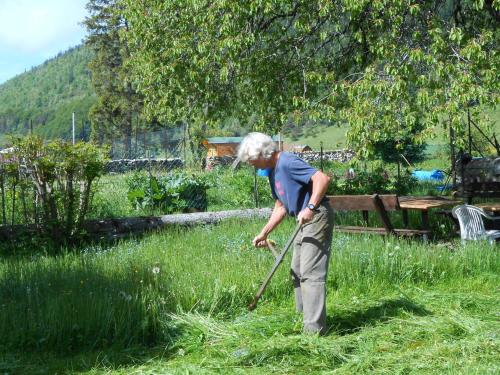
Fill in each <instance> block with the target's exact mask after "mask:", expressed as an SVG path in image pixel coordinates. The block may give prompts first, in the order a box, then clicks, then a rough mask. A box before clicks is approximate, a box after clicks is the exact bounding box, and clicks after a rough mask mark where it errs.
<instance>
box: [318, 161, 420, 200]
mask: <svg viewBox="0 0 500 375" xmlns="http://www.w3.org/2000/svg"><path fill="white" fill-rule="evenodd" d="M329 174H330V175H331V177H332V179H331V181H330V185H329V187H328V192H327V193H328V194H332V195H344V194H345V195H358V194H375V193H377V194H399V195H406V194H408V193H409V192H411V191H413V190H415V187H416V185H417V179H416V178H415V177H413V176H412V175H411V173H409V172H408V171H406V172H405V173H403V174H401V175H400V176H399V178H398V176H397V175H390V174H389V172H388V171H387V170H386V169H384V168H382V167H375V168H374V169H372V170H371V171H363V170H361V171H356V172H353V173H352V174H349V173H346V174H345V175H343V176H340V175H338V174H335V173H329Z"/></svg>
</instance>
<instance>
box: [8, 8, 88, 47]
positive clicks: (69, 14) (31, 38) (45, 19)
mask: <svg viewBox="0 0 500 375" xmlns="http://www.w3.org/2000/svg"><path fill="white" fill-rule="evenodd" d="M85 4H86V0H0V49H4V50H5V49H10V50H12V51H17V52H24V53H39V52H45V53H47V54H53V53H57V52H58V51H60V50H64V49H66V48H68V47H70V46H73V45H76V44H79V43H80V41H81V39H82V37H83V36H84V34H85V31H84V28H83V27H82V26H81V25H80V24H79V23H81V22H82V21H83V19H84V18H85V15H86V10H85Z"/></svg>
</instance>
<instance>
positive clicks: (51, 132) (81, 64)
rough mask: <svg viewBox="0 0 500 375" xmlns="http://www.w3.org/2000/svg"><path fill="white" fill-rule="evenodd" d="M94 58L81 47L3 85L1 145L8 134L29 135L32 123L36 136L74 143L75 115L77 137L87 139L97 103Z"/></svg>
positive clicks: (0, 124) (0, 119)
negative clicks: (92, 75) (92, 72)
mask: <svg viewBox="0 0 500 375" xmlns="http://www.w3.org/2000/svg"><path fill="white" fill-rule="evenodd" d="M90 58H91V51H90V50H89V49H88V48H86V47H84V46H78V47H75V48H72V49H69V50H68V51H66V52H63V53H60V54H58V55H57V56H56V57H54V58H52V59H50V60H47V61H45V62H44V63H43V64H41V65H39V66H37V67H34V68H32V69H31V70H30V71H28V72H26V73H23V74H20V75H18V76H16V77H14V78H12V79H10V80H8V81H7V82H5V83H3V84H2V85H0V142H1V143H5V139H6V135H7V134H11V133H16V134H25V133H27V132H28V131H29V128H30V121H32V122H33V129H34V132H35V133H36V134H40V135H41V136H43V137H45V138H57V137H60V138H64V139H70V138H71V113H72V112H75V115H76V124H77V128H76V134H77V137H78V138H87V137H88V135H89V133H90V125H89V121H88V119H87V116H88V111H89V108H90V107H91V106H92V104H94V102H95V101H96V96H95V94H94V91H93V89H92V85H91V82H90V72H89V70H88V68H87V64H88V62H89V60H90ZM84 122H85V123H86V124H85V126H82V125H83V123H84Z"/></svg>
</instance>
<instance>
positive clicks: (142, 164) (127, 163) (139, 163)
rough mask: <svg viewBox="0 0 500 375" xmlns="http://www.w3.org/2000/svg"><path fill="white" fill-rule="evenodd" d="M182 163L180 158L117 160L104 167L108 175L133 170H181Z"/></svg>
mask: <svg viewBox="0 0 500 375" xmlns="http://www.w3.org/2000/svg"><path fill="white" fill-rule="evenodd" d="M183 166H184V163H183V161H182V159H180V158H174V159H118V160H112V161H110V162H109V163H108V164H107V165H106V171H107V172H108V173H125V172H128V171H134V170H147V169H149V168H151V169H156V170H158V169H161V170H166V171H169V170H171V169H173V168H182V167H183Z"/></svg>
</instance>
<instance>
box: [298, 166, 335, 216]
mask: <svg viewBox="0 0 500 375" xmlns="http://www.w3.org/2000/svg"><path fill="white" fill-rule="evenodd" d="M329 183H330V177H328V176H327V175H326V174H324V173H323V172H321V171H317V172H316V173H314V174H313V175H312V176H311V184H312V192H311V198H310V199H309V202H307V203H308V204H310V203H312V204H314V206H316V207H317V206H318V205H319V203H320V202H321V200H322V199H323V197H324V195H325V193H326V190H327V189H328V184H329ZM313 216H314V211H312V210H310V209H309V208H307V207H306V208H304V209H303V210H302V211H300V212H299V214H298V215H297V220H298V221H299V223H301V224H304V223H307V222H308V221H311V219H312V218H313Z"/></svg>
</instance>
